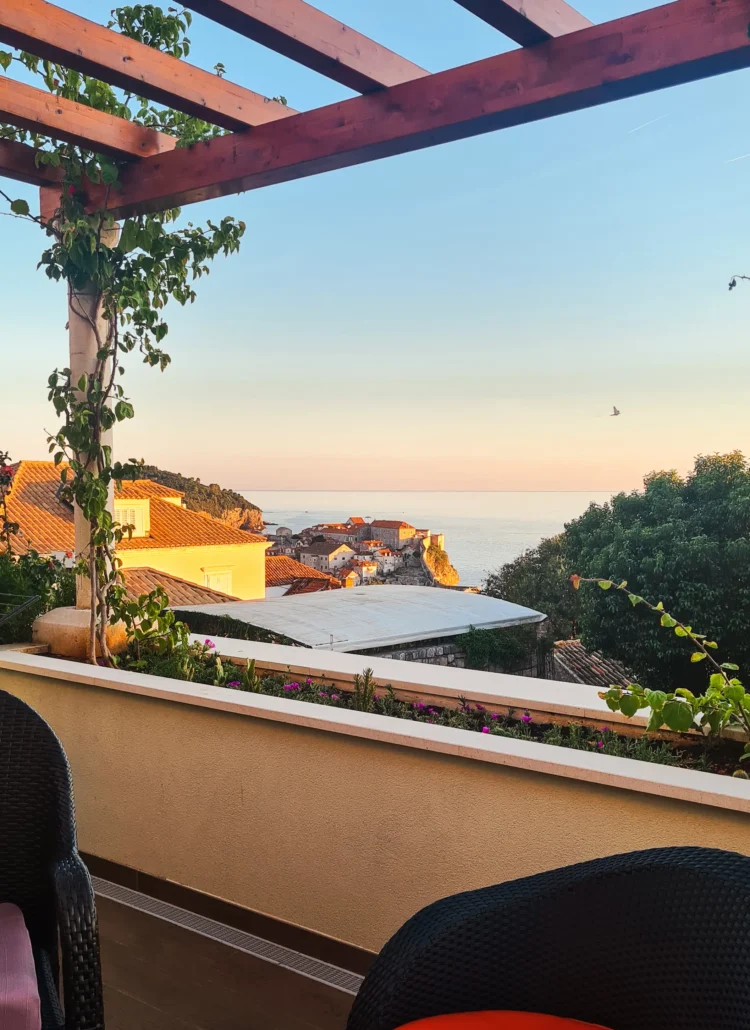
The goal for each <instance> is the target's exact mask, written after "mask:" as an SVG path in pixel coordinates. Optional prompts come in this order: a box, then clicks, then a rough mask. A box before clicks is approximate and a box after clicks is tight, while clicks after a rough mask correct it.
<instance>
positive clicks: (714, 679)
mask: <svg viewBox="0 0 750 1030" xmlns="http://www.w3.org/2000/svg"><path fill="white" fill-rule="evenodd" d="M725 682H726V680H725V679H724V677H723V676H722V675H721V673H720V672H715V673H714V674H713V675H712V676H711V679H710V680H709V681H708V685H709V686H710V687H715V688H716V689H717V690H721V689H722V688H723V686H724V683H725Z"/></svg>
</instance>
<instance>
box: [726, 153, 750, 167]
mask: <svg viewBox="0 0 750 1030" xmlns="http://www.w3.org/2000/svg"><path fill="white" fill-rule="evenodd" d="M746 157H750V154H740V156H739V157H730V158H729V160H728V161H725V162H724V164H725V165H733V164H734V162H735V161H744V160H745V158H746Z"/></svg>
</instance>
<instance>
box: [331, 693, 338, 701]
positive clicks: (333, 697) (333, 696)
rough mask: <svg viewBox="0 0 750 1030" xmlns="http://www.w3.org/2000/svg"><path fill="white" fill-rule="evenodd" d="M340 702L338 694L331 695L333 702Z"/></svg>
mask: <svg viewBox="0 0 750 1030" xmlns="http://www.w3.org/2000/svg"><path fill="white" fill-rule="evenodd" d="M338 700H340V699H339V695H338V694H331V701H338Z"/></svg>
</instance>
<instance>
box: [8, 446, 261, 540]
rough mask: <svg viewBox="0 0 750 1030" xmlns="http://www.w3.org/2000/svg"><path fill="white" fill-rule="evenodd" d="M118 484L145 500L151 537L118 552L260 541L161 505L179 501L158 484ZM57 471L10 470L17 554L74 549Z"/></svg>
mask: <svg viewBox="0 0 750 1030" xmlns="http://www.w3.org/2000/svg"><path fill="white" fill-rule="evenodd" d="M125 486H126V484H124V483H123V488H124V489H123V493H122V494H121V495H120V496H122V497H124V498H125V497H127V498H129V499H133V500H136V499H137V498H139V497H140V498H148V499H149V500H150V502H151V503H150V509H151V532H150V535H149V536H146V537H133V539H132V540H123V541H122V543H121V544H120V545H119V547H120V548H121V549H122V550H141V549H142V550H153V549H155V548H159V547H205V546H211V545H215V544H258V543H263V544H265V543H266V538H265V537H263V536H258V535H257V534H254V533H246V532H245V531H244V530H242V529H234V528H233V527H232V526H228V525H226V524H225V523H223V522H220V521H219V520H218V519H212V518H211V517H210V516H209V515H205V514H203V513H199V512H194V511H188V510H187V508H183V507H181V506H180V505H177V504H172V503H171V502H170V501H167V500H164V499H163V498H165V497H175V496H179V493H178V491H175V490H170V488H169V487H163V486H161V485H160V484H159V483H152V482H151V481H150V480H148V479H140V480H136V481H135V482H132V483H128V484H127V491H126V490H125ZM59 489H60V470H59V468H55V466H54V464H53V463H52V462H51V461H21V462H19V463H18V464H17V465H16V466H15V474H14V476H13V485H12V487H11V490H10V493H9V494H8V498H7V504H8V517H9V518H10V519H11V521H13V522H17V523H18V524H19V526H20V527H21V533H20V534H19V535H18V536H17V537H16V538H15V539H14V542H13V549H14V550H15V551H17V552H23V551H28V550H36V551H39V552H40V553H41V554H50V553H51V552H53V551H72V550H73V547H74V533H73V509H72V508H71V506H70V505H68V504H64V503H63V502H62V501H61V500H60V498H59V496H58V491H59Z"/></svg>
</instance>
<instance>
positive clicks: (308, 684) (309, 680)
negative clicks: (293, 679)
mask: <svg viewBox="0 0 750 1030" xmlns="http://www.w3.org/2000/svg"><path fill="white" fill-rule="evenodd" d="M305 686H306V687H310V686H312V680H311V679H310V677H309V676H308V677H307V679H306V680H305Z"/></svg>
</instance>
